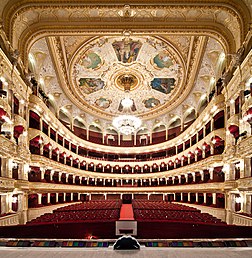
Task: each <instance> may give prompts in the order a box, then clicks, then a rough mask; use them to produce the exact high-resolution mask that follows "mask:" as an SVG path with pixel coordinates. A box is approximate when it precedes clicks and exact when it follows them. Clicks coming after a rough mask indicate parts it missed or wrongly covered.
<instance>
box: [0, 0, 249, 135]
mask: <svg viewBox="0 0 252 258" xmlns="http://www.w3.org/2000/svg"><path fill="white" fill-rule="evenodd" d="M85 2H86V4H85V5H84V4H83V1H72V2H71V1H64V0H61V1H60V0H56V1H54V2H53V3H51V1H45V0H44V1H42V0H38V1H29V0H26V1H25V0H22V1H15V0H10V1H3V3H2V4H1V7H2V10H1V12H2V17H3V21H4V22H3V23H4V27H3V29H4V32H5V34H6V37H7V38H8V39H9V42H10V45H11V46H12V47H13V49H18V50H19V53H20V59H21V63H22V65H23V67H24V70H26V71H27V73H28V71H31V72H32V73H33V74H34V76H35V77H36V79H37V80H38V81H39V84H40V87H41V88H42V89H43V91H44V92H45V93H46V94H47V95H48V96H49V98H50V105H51V110H52V111H53V112H55V114H57V115H60V114H61V116H62V117H68V119H69V121H70V122H73V121H74V120H75V121H81V122H82V123H83V124H84V125H86V127H88V126H90V125H94V124H95V125H96V126H98V127H100V128H101V130H103V131H104V130H106V129H107V128H111V121H112V118H113V117H114V116H117V115H119V114H121V113H122V109H121V101H122V100H123V98H124V96H125V94H127V96H128V97H129V98H130V99H131V100H132V101H133V103H134V105H133V108H132V110H131V112H132V113H133V114H135V115H136V116H139V117H141V118H142V119H143V121H144V123H143V128H147V129H149V130H152V129H153V128H154V127H155V126H157V125H160V124H165V125H166V126H169V124H172V123H173V122H174V121H176V120H179V121H181V122H185V121H187V120H190V119H193V118H194V117H195V116H197V115H198V114H199V113H200V112H201V107H202V105H204V103H205V102H206V101H207V99H208V96H209V94H210V92H211V91H212V89H213V88H214V87H215V83H216V80H218V78H220V77H221V75H222V72H223V70H224V69H225V68H227V67H228V65H229V63H230V62H232V56H233V54H235V52H236V51H237V50H238V49H239V48H240V47H241V46H242V43H243V41H244V40H245V35H246V33H247V31H248V29H249V27H248V24H249V22H248V21H249V20H250V19H251V16H250V15H251V13H250V10H251V9H249V8H251V6H249V2H247V3H246V1H236V0H231V1H227V0H226V1H225V0H223V1H218V0H212V1H203V0H202V1H155V3H151V2H150V1H128V3H127V5H125V3H122V1H116V3H113V4H111V3H110V2H109V1H92V2H91V1H90V2H89V1H85ZM246 4H247V6H246Z"/></svg>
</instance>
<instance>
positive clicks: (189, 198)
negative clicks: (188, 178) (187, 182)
mask: <svg viewBox="0 0 252 258" xmlns="http://www.w3.org/2000/svg"><path fill="white" fill-rule="evenodd" d="M190 201H191V193H188V202H190Z"/></svg>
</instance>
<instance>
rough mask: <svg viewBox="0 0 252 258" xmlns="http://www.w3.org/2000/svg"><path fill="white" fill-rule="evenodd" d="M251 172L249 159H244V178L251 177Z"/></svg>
mask: <svg viewBox="0 0 252 258" xmlns="http://www.w3.org/2000/svg"><path fill="white" fill-rule="evenodd" d="M251 176H252V172H251V162H250V158H245V159H244V177H251Z"/></svg>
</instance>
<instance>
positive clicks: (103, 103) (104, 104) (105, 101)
mask: <svg viewBox="0 0 252 258" xmlns="http://www.w3.org/2000/svg"><path fill="white" fill-rule="evenodd" d="M110 104H111V100H108V99H106V98H103V97H101V98H99V99H97V100H96V101H95V105H96V106H97V107H99V108H102V109H106V108H108V107H109V106H110Z"/></svg>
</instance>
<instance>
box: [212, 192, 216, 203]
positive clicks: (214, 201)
mask: <svg viewBox="0 0 252 258" xmlns="http://www.w3.org/2000/svg"><path fill="white" fill-rule="evenodd" d="M212 197H213V205H214V206H215V205H216V193H212Z"/></svg>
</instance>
